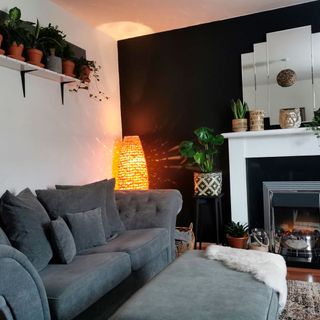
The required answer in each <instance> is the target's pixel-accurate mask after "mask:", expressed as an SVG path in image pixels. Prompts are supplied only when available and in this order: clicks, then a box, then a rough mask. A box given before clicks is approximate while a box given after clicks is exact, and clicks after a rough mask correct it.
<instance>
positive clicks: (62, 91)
mask: <svg viewBox="0 0 320 320" xmlns="http://www.w3.org/2000/svg"><path fill="white" fill-rule="evenodd" d="M72 82H76V81H63V82H60V91H61V102H62V104H63V105H64V85H65V84H68V83H72Z"/></svg>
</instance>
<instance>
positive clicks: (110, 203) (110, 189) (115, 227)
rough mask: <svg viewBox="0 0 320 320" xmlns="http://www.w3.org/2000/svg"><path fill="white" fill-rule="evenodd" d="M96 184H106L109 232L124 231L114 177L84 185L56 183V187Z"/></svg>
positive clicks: (65, 188)
mask: <svg viewBox="0 0 320 320" xmlns="http://www.w3.org/2000/svg"><path fill="white" fill-rule="evenodd" d="M97 185H105V186H106V214H107V218H108V222H109V224H110V228H111V234H112V235H115V234H117V233H121V232H123V231H125V226H124V224H123V222H122V221H121V219H120V216H119V212H118V208H117V204H116V199H115V193H114V186H115V179H114V178H112V179H110V180H107V179H105V180H102V181H97V182H93V183H90V184H86V185H84V186H71V185H56V188H57V189H63V190H67V189H70V188H79V187H89V188H90V187H94V186H97Z"/></svg>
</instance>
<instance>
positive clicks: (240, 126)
mask: <svg viewBox="0 0 320 320" xmlns="http://www.w3.org/2000/svg"><path fill="white" fill-rule="evenodd" d="M247 130H248V121H247V119H232V131H234V132H241V131H247Z"/></svg>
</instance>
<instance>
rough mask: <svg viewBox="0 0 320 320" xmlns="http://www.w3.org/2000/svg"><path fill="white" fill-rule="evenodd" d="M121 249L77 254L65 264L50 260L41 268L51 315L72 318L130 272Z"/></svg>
mask: <svg viewBox="0 0 320 320" xmlns="http://www.w3.org/2000/svg"><path fill="white" fill-rule="evenodd" d="M130 272H131V265H130V258H129V256H128V255H127V254H126V253H124V252H112V253H102V254H93V255H84V256H76V257H75V258H74V260H73V261H72V262H71V263H70V264H67V265H61V264H50V265H48V266H47V268H45V269H44V270H42V271H41V272H40V277H41V278H42V281H43V283H44V286H45V288H46V292H47V296H48V301H49V305H50V310H51V313H52V315H53V319H59V320H63V319H72V318H73V317H75V316H76V315H78V314H80V313H81V312H82V311H83V310H85V309H87V308H88V307H89V306H90V305H91V304H93V303H94V302H95V301H97V300H98V299H99V298H101V297H102V296H103V295H105V294H106V293H107V292H109V291H110V290H111V289H113V288H114V287H116V286H117V285H118V284H119V283H120V282H121V281H123V280H124V279H125V278H126V277H127V276H129V275H130Z"/></svg>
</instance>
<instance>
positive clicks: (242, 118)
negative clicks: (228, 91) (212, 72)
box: [231, 99, 249, 132]
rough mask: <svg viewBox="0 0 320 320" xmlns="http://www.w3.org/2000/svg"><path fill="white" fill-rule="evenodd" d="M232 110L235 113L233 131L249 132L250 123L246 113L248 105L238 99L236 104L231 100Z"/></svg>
mask: <svg viewBox="0 0 320 320" xmlns="http://www.w3.org/2000/svg"><path fill="white" fill-rule="evenodd" d="M231 110H232V112H233V117H234V118H233V119H232V131H235V132H241V131H247V129H248V121H247V119H246V113H247V112H248V110H249V108H248V104H247V103H246V102H243V103H242V101H241V100H240V99H237V101H236V102H235V101H234V100H233V99H232V100H231Z"/></svg>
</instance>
